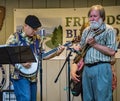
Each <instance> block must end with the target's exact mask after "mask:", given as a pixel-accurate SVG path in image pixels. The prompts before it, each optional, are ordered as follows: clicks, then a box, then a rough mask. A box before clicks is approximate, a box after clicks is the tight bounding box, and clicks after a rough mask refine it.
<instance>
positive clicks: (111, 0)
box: [103, 0, 116, 6]
mask: <svg viewBox="0 0 120 101" xmlns="http://www.w3.org/2000/svg"><path fill="white" fill-rule="evenodd" d="M111 5H112V6H115V5H116V0H103V6H111Z"/></svg>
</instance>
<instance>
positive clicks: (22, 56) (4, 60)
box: [0, 45, 36, 64]
mask: <svg viewBox="0 0 120 101" xmlns="http://www.w3.org/2000/svg"><path fill="white" fill-rule="evenodd" d="M25 62H36V59H35V56H34V54H33V52H32V50H31V48H30V46H7V45H2V46H0V64H15V63H25Z"/></svg>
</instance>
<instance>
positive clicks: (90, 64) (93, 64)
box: [85, 61, 110, 67]
mask: <svg viewBox="0 0 120 101" xmlns="http://www.w3.org/2000/svg"><path fill="white" fill-rule="evenodd" d="M102 63H110V62H105V61H101V62H95V63H87V64H85V66H88V67H92V66H96V65H99V64H102Z"/></svg>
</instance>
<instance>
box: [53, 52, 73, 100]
mask: <svg viewBox="0 0 120 101" xmlns="http://www.w3.org/2000/svg"><path fill="white" fill-rule="evenodd" d="M71 53H72V51H70V52H69V54H68V56H67V58H66V60H65V62H64V64H63V66H62V68H61V70H60V72H59V73H58V75H57V77H56V79H55V81H54V82H55V83H56V82H57V80H58V78H59V76H60V74H61V72H62V70H63V68H64V66H65V64H66V63H68V101H71V97H70V56H72V55H71Z"/></svg>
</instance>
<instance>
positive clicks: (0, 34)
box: [0, 0, 6, 44]
mask: <svg viewBox="0 0 120 101" xmlns="http://www.w3.org/2000/svg"><path fill="white" fill-rule="evenodd" d="M0 6H3V7H5V1H4V0H0ZM5 32H6V7H5V18H4V21H3V24H2V28H1V30H0V44H4V43H5V40H6V37H5V36H6V33H5Z"/></svg>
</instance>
